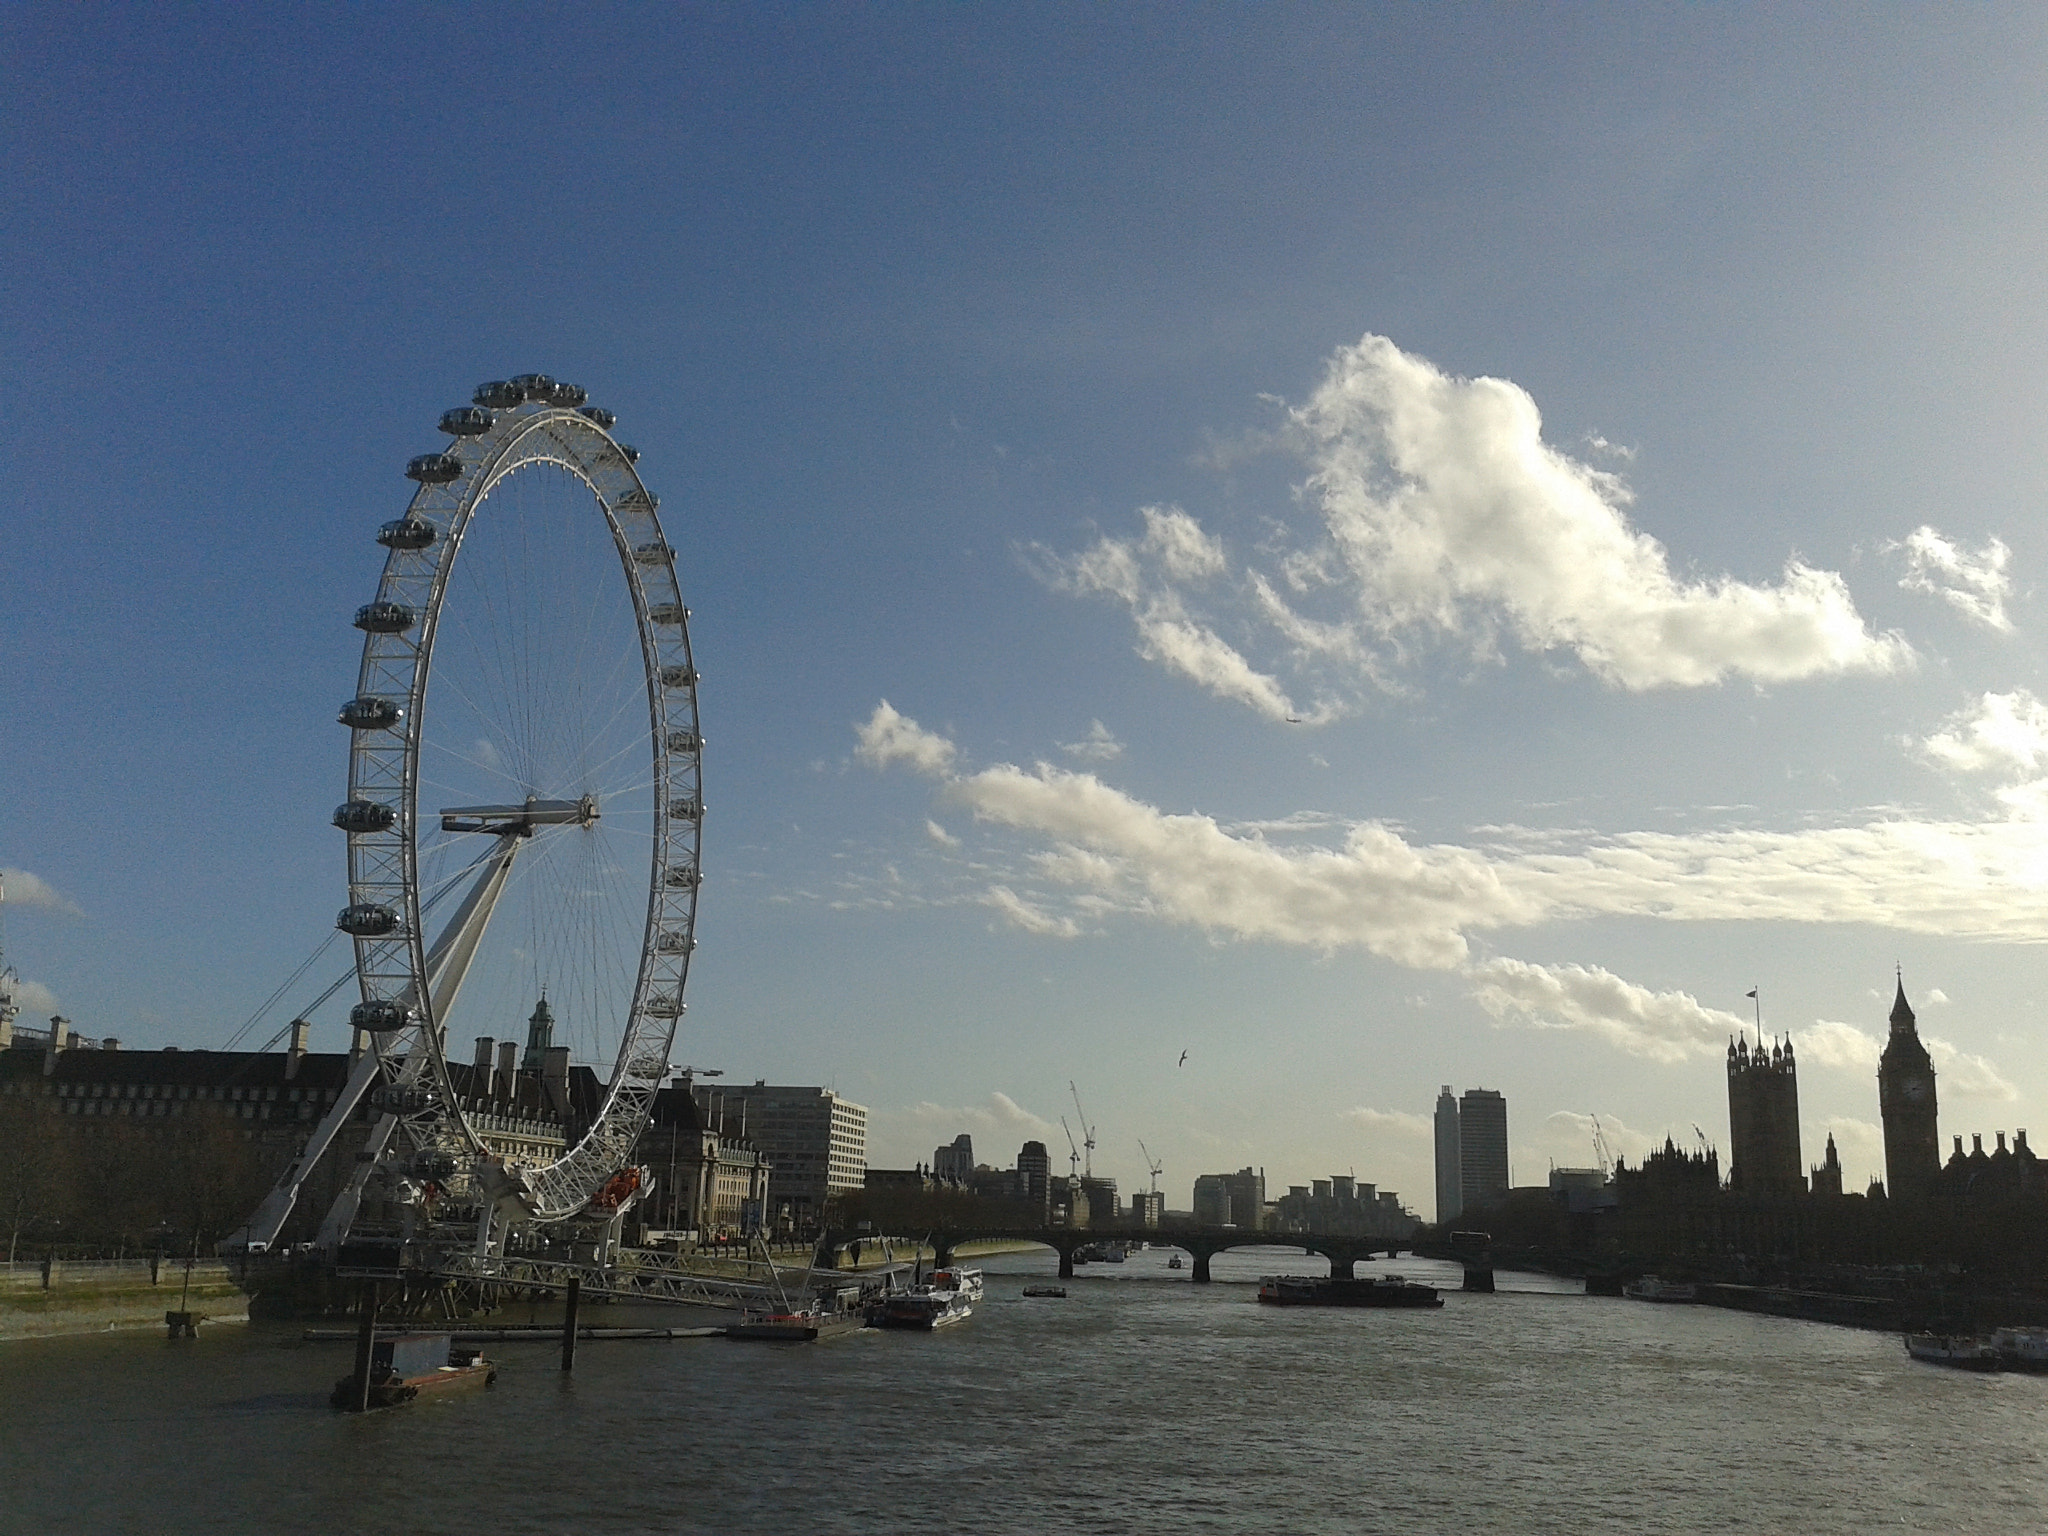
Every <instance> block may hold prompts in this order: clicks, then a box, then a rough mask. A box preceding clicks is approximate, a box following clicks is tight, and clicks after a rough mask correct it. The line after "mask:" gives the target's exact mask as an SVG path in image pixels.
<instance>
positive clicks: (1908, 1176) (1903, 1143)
mask: <svg viewBox="0 0 2048 1536" xmlns="http://www.w3.org/2000/svg"><path fill="white" fill-rule="evenodd" d="M1891 1026H1892V1032H1891V1038H1890V1039H1889V1040H1887V1041H1886V1042H1885V1047H1884V1054H1883V1055H1882V1056H1880V1057H1879V1058H1878V1065H1877V1106H1878V1112H1879V1114H1880V1115H1881V1116H1882V1117H1883V1120H1884V1177H1885V1188H1886V1191H1887V1193H1888V1194H1889V1195H1890V1197H1891V1198H1892V1199H1894V1200H1924V1199H1926V1198H1927V1196H1928V1195H1930V1194H1932V1193H1933V1192H1934V1180H1935V1175H1936V1174H1938V1173H1940V1172H1941V1136H1940V1134H1939V1132H1938V1129H1937V1125H1936V1117H1937V1110H1936V1105H1935V1094H1934V1063H1933V1061H1932V1060H1930V1059H1929V1057H1928V1055H1927V1047H1926V1046H1924V1045H1922V1044H1921V1043H1920V1032H1919V1030H1918V1029H1917V1028H1916V1027H1915V1020H1914V1018H1913V1010H1912V1008H1911V1006H1909V1005H1908V1004H1907V1002H1906V983H1905V978H1904V977H1900V978H1898V995H1897V997H1896V998H1895V999H1894V1000H1893V1002H1892V1016H1891ZM1957 1145H1958V1146H1960V1145H1961V1141H1960V1139H1958V1142H1957Z"/></svg>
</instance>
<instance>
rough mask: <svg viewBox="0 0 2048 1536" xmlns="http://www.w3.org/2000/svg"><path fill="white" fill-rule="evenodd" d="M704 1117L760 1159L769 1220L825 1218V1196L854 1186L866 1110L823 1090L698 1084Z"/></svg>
mask: <svg viewBox="0 0 2048 1536" xmlns="http://www.w3.org/2000/svg"><path fill="white" fill-rule="evenodd" d="M697 1102H698V1104H699V1105H701V1106H703V1108H704V1110H705V1113H706V1115H707V1117H708V1119H709V1121H710V1123H712V1124H714V1125H716V1126H717V1127H718V1128H719V1130H720V1131H721V1132H722V1133H723V1134H725V1135H729V1136H736V1137H739V1138H740V1139H742V1140H744V1141H746V1142H749V1143H750V1144H752V1146H753V1147H755V1148H756V1149H757V1150H758V1151H759V1153H760V1155H761V1156H762V1157H763V1158H764V1159H766V1160H767V1163H768V1166H769V1168H770V1170H771V1171H770V1173H769V1176H768V1201H769V1205H770V1207H771V1220H772V1221H774V1222H775V1223H776V1224H777V1225H782V1224H785V1223H786V1224H788V1225H789V1226H792V1227H794V1228H795V1229H796V1230H799V1231H801V1230H804V1229H805V1228H808V1227H815V1226H816V1225H817V1224H818V1223H819V1222H820V1221H822V1220H823V1219H824V1214H825V1202H826V1201H827V1200H829V1199H831V1198H832V1196H834V1195H837V1194H841V1193H843V1192H846V1191H850V1190H857V1189H859V1188H861V1186H862V1185H863V1183H864V1182H865V1180H866V1175H867V1166H868V1112H867V1109H866V1107H865V1106H864V1105H860V1104H855V1103H853V1102H852V1101H851V1100H848V1099H842V1098H841V1097H839V1095H838V1094H836V1093H834V1092H833V1091H832V1090H831V1089H830V1088H792V1087H780V1086H777V1085H775V1084H771V1083H767V1082H760V1081H757V1082H755V1083H753V1084H751V1085H743V1086H737V1087H718V1088H710V1087H706V1086H704V1085H702V1084H699V1085H698V1087H697Z"/></svg>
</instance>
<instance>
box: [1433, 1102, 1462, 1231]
mask: <svg viewBox="0 0 2048 1536" xmlns="http://www.w3.org/2000/svg"><path fill="white" fill-rule="evenodd" d="M1460 1181H1461V1175H1460V1173H1459V1171H1458V1101H1457V1099H1456V1098H1455V1097H1453V1096H1452V1093H1451V1085H1450V1084H1449V1083H1445V1084H1444V1091H1443V1092H1442V1093H1440V1094H1438V1095H1437V1096H1436V1219H1437V1221H1438V1223H1439V1224H1441V1223H1443V1222H1447V1221H1456V1220H1457V1219H1458V1212H1460V1211H1461V1210H1463V1209H1464V1208H1465V1201H1464V1196H1463V1190H1462V1189H1461V1187H1460Z"/></svg>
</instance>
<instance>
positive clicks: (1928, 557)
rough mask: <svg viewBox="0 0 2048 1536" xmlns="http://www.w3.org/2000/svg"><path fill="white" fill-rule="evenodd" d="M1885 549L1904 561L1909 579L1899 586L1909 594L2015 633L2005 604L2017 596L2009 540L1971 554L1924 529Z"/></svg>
mask: <svg viewBox="0 0 2048 1536" xmlns="http://www.w3.org/2000/svg"><path fill="white" fill-rule="evenodd" d="M1883 547H1884V550H1885V552H1886V553H1888V554H1898V555H1901V556H1903V558H1904V560H1905V566H1906V574H1905V575H1904V576H1901V577H1900V578H1899V585H1900V586H1902V587H1904V588H1905V589H1906V590H1907V591H1908V592H1925V593H1928V594H1929V595H1930V596H1934V597H1938V598H1940V599H1941V600H1942V601H1943V602H1945V603H1947V604H1948V605H1949V606H1950V607H1951V608H1954V609H1955V610H1956V611H1957V612H1958V613H1961V614H1962V615H1964V616H1965V617H1966V618H1970V619H1973V620H1975V621H1976V622H1977V623H1979V624H1982V625H1983V626H1984V627H1985V628H1986V629H1995V630H1997V631H1999V632H2000V633H2006V632H2008V631H2010V630H2011V629H2012V620H2011V619H2009V618H2008V617H2006V612H2005V600H2006V598H2008V597H2009V596H2011V595H2012V577H2011V576H2010V575H2009V574H2007V570H2006V567H2007V566H2008V565H2010V564H2011V562H2012V551H2011V550H2010V549H2007V548H2006V546H2005V543H2004V541H2003V540H2000V539H1997V538H1991V539H1986V540H1985V541H1984V544H1983V547H1982V548H1980V549H1976V550H1969V549H1965V548H1964V547H1963V546H1962V545H1960V544H1957V543H1956V542H1955V541H1953V540H1952V539H1949V538H1947V537H1945V536H1944V535H1942V534H1941V533H1940V532H1939V531H1938V530H1936V529H1934V528H1930V527H1927V526H1926V525H1924V524H1923V525H1922V526H1920V527H1918V528H1915V529H1914V530H1913V531H1912V532H1911V533H1909V534H1907V535H1906V536H1905V537H1904V538H1903V539H1899V540H1896V541H1894V542H1891V543H1887V544H1886V545H1884V546H1883Z"/></svg>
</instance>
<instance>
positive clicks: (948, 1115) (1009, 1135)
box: [868, 1093, 1059, 1168]
mask: <svg viewBox="0 0 2048 1536" xmlns="http://www.w3.org/2000/svg"><path fill="white" fill-rule="evenodd" d="M1058 1130H1059V1122H1058V1121H1056V1120H1046V1119H1044V1118H1042V1117H1041V1116H1038V1115H1035V1114H1033V1113H1032V1112H1031V1111H1030V1110H1028V1109H1026V1108H1024V1106H1023V1105H1021V1104H1019V1103H1018V1102H1017V1101H1016V1100H1015V1099H1013V1098H1011V1097H1010V1096H1009V1095H1008V1094H1007V1093H990V1094H989V1096H988V1097H987V1098H986V1099H984V1100H982V1101H981V1102H980V1103H979V1104H961V1105H954V1104H936V1103H933V1102H932V1101H931V1100H929V1099H925V1100H921V1101H919V1102H918V1103H916V1104H911V1105H907V1106H896V1107H881V1108H876V1109H872V1110H870V1111H869V1112H868V1144H869V1146H870V1148H871V1149H872V1150H871V1155H870V1158H869V1161H870V1162H871V1163H873V1164H874V1165H875V1166H877V1167H908V1166H910V1165H911V1164H914V1163H922V1162H929V1161H930V1160H931V1155H932V1149H933V1147H935V1146H937V1145H939V1144H941V1143H945V1142H950V1141H952V1139H953V1138H954V1137H955V1136H958V1135H959V1134H960V1133H961V1132H962V1131H965V1132H966V1133H967V1134H968V1135H970V1136H972V1137H973V1138H974V1157H975V1161H976V1162H978V1163H987V1164H989V1165H990V1166H992V1167H997V1168H1006V1167H1009V1166H1010V1165H1012V1164H1013V1163H1014V1162H1015V1161H1016V1158H1017V1150H1018V1147H1019V1146H1020V1145H1021V1144H1022V1143H1023V1142H1026V1141H1044V1140H1046V1138H1047V1137H1048V1136H1050V1135H1053V1134H1055V1133H1056V1132H1057V1131H1058Z"/></svg>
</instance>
